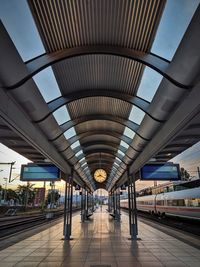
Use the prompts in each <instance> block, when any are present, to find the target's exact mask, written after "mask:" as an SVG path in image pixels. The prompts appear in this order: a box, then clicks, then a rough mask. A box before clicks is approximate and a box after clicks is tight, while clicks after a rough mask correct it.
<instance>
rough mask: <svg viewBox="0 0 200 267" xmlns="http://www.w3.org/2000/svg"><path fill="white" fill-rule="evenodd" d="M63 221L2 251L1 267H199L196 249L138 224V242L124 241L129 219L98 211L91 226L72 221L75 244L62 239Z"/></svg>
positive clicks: (198, 256) (77, 217)
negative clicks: (116, 219) (115, 218)
mask: <svg viewBox="0 0 200 267" xmlns="http://www.w3.org/2000/svg"><path fill="white" fill-rule="evenodd" d="M62 233H63V222H62V221H61V222H59V223H58V224H57V225H54V226H52V227H51V228H49V229H47V230H44V231H42V232H40V233H39V234H35V235H33V236H32V237H30V238H27V239H25V240H23V241H21V242H18V243H16V244H15V245H12V246H10V247H8V248H6V249H4V250H1V251H0V266H1V267H8V266H9V267H10V266H16V267H17V266H24V267H28V266H40V267H46V266H51V267H57V266H62V267H64V266H69V267H81V266H84V267H91V266H92V267H99V266H102V267H108V266H109V267H110V266H112V267H129V266H131V267H138V266H144V267H145V266H148V267H150V266H151V267H157V266H169V267H179V266H191V267H197V266H198V267H199V266H200V253H199V250H198V249H196V248H194V247H192V246H189V245H187V244H185V243H183V242H181V241H179V240H177V239H175V238H174V237H171V236H169V235H167V234H165V233H163V232H161V231H159V230H157V229H155V228H152V227H151V226H149V225H147V224H144V223H142V222H140V223H139V233H140V234H139V237H140V238H141V240H138V241H134V242H133V241H130V240H128V237H129V234H128V216H127V215H126V214H123V215H122V223H121V224H120V223H117V222H114V221H113V218H111V217H109V215H108V213H106V211H105V210H103V211H100V210H97V211H96V212H95V214H94V215H93V218H91V220H90V221H89V222H85V223H80V215H76V216H74V217H73V238H74V239H73V240H71V241H64V240H62V237H63V235H62Z"/></svg>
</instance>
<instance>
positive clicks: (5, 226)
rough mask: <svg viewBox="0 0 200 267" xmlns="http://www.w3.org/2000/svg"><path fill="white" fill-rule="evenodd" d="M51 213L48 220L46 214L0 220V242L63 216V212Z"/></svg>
mask: <svg viewBox="0 0 200 267" xmlns="http://www.w3.org/2000/svg"><path fill="white" fill-rule="evenodd" d="M77 210H79V209H74V210H73V212H75V211H77ZM51 213H52V214H53V216H49V217H50V219H48V216H47V214H48V213H44V214H39V215H30V216H17V217H10V218H8V217H3V218H0V240H2V239H5V238H7V237H10V236H13V235H15V234H19V233H20V232H23V231H26V230H28V229H31V228H33V227H36V226H41V225H43V224H46V223H48V222H49V221H53V220H56V219H58V218H60V217H61V216H63V214H64V212H63V210H59V211H53V212H51Z"/></svg>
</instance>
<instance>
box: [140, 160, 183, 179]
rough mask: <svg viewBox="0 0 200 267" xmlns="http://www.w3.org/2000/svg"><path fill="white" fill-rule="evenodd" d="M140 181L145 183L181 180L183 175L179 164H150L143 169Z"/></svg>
mask: <svg viewBox="0 0 200 267" xmlns="http://www.w3.org/2000/svg"><path fill="white" fill-rule="evenodd" d="M140 179H141V180H145V181H156V180H159V181H165V180H166V181H167V180H170V181H172V180H173V181H175V180H180V179H181V175H180V167H179V164H173V163H148V164H146V165H144V166H143V167H142V168H141V170H140Z"/></svg>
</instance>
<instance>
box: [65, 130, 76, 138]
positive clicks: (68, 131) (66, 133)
mask: <svg viewBox="0 0 200 267" xmlns="http://www.w3.org/2000/svg"><path fill="white" fill-rule="evenodd" d="M74 135H76V132H75V130H74V127H71V128H70V129H69V130H67V131H66V132H65V133H64V136H65V137H66V138H67V139H69V138H71V137H72V136H74Z"/></svg>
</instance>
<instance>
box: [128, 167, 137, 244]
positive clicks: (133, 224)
mask: <svg viewBox="0 0 200 267" xmlns="http://www.w3.org/2000/svg"><path fill="white" fill-rule="evenodd" d="M128 204H129V229H130V235H131V239H132V240H137V235H138V224H137V206H136V190H135V174H133V175H130V174H129V172H128Z"/></svg>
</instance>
